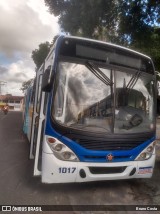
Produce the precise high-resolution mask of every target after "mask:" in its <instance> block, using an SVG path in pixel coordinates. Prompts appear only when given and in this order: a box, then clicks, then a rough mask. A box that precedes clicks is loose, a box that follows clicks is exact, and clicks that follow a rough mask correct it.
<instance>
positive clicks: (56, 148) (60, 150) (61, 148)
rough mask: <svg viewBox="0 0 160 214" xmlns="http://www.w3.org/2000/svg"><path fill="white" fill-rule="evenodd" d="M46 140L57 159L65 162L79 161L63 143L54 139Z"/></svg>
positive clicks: (48, 138)
mask: <svg viewBox="0 0 160 214" xmlns="http://www.w3.org/2000/svg"><path fill="white" fill-rule="evenodd" d="M46 139H47V143H48V145H49V147H50V148H51V150H52V151H53V153H54V155H55V156H56V158H58V159H59V160H63V161H75V162H77V161H79V159H78V157H77V156H76V154H75V153H74V152H73V151H72V150H71V149H70V148H69V147H68V146H66V145H65V144H63V143H62V142H60V141H59V140H57V139H55V138H53V137H46Z"/></svg>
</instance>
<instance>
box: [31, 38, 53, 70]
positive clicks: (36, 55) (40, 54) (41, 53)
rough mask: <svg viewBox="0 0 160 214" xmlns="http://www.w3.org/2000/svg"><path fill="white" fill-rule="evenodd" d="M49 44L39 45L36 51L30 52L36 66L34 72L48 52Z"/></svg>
mask: <svg viewBox="0 0 160 214" xmlns="http://www.w3.org/2000/svg"><path fill="white" fill-rule="evenodd" d="M50 47H51V44H50V43H49V42H45V43H41V44H40V45H39V48H38V49H35V50H33V51H32V56H31V57H32V59H33V61H34V63H35V64H36V70H37V69H39V68H40V66H41V65H42V63H43V62H44V60H45V58H46V57H47V55H48V53H49V51H50Z"/></svg>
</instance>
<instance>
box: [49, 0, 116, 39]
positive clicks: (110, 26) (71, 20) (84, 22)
mask: <svg viewBox="0 0 160 214" xmlns="http://www.w3.org/2000/svg"><path fill="white" fill-rule="evenodd" d="M45 3H46V5H47V6H48V7H49V11H50V12H51V13H52V14H54V15H55V16H59V24H60V26H61V28H62V29H63V30H64V31H65V32H69V33H71V34H72V35H79V36H84V37H90V38H97V37H102V36H103V33H104V28H105V29H107V31H106V33H105V34H106V35H107V37H111V36H113V35H114V33H115V30H116V23H117V18H118V17H117V4H116V0H107V1H106V0H80V1H79V0H45Z"/></svg>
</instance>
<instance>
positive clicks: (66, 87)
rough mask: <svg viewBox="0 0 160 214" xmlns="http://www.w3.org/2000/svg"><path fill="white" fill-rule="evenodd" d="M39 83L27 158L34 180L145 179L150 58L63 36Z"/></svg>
mask: <svg viewBox="0 0 160 214" xmlns="http://www.w3.org/2000/svg"><path fill="white" fill-rule="evenodd" d="M51 59H52V60H51ZM37 75H38V74H37ZM41 76H42V83H41V85H40V87H39V89H40V90H41V95H39V96H42V97H43V96H44V98H43V99H40V105H41V109H42V110H40V111H39V113H38V114H39V126H38V127H37V130H39V132H38V133H39V134H38V137H39V141H36V140H34V139H38V137H36V138H35V136H34V133H35V132H36V136H37V131H35V129H34V130H33V131H32V135H33V137H32V138H33V142H31V144H33V145H34V146H33V147H32V151H31V152H32V153H34V154H33V156H34V158H35V165H34V168H35V173H34V174H35V175H41V177H42V182H44V183H66V182H88V181H97V180H113V179H114V180H115V179H130V178H150V177H151V176H152V173H153V168H154V163H155V129H156V120H155V119H156V114H155V104H156V103H155V98H156V97H155V94H156V90H155V86H156V82H155V81H156V80H155V71H154V66H153V63H152V60H151V59H150V58H149V57H147V56H145V55H142V54H140V53H138V52H135V51H132V50H129V49H126V48H123V47H120V46H116V45H112V44H108V43H103V42H98V41H95V40H89V39H82V38H77V37H65V36H62V37H59V38H58V39H57V42H56V44H55V46H54V48H53V49H52V50H51V52H50V54H49V56H48V57H47V58H46V60H45V62H44V65H43V66H42V67H41ZM37 78H38V77H37ZM37 88H38V87H37ZM37 90H38V89H37ZM37 94H38V93H37ZM37 97H38V95H37ZM35 99H37V98H35ZM41 118H43V120H41ZM36 120H38V117H37V119H36ZM40 124H41V125H40ZM32 125H34V120H33V124H32ZM33 148H36V149H33ZM33 150H34V151H33ZM36 169H37V170H38V173H36Z"/></svg>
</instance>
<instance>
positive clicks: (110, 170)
mask: <svg viewBox="0 0 160 214" xmlns="http://www.w3.org/2000/svg"><path fill="white" fill-rule="evenodd" d="M126 168H127V167H126V166H123V167H89V171H90V173H92V174H116V173H122V172H124V170H125V169H126Z"/></svg>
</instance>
